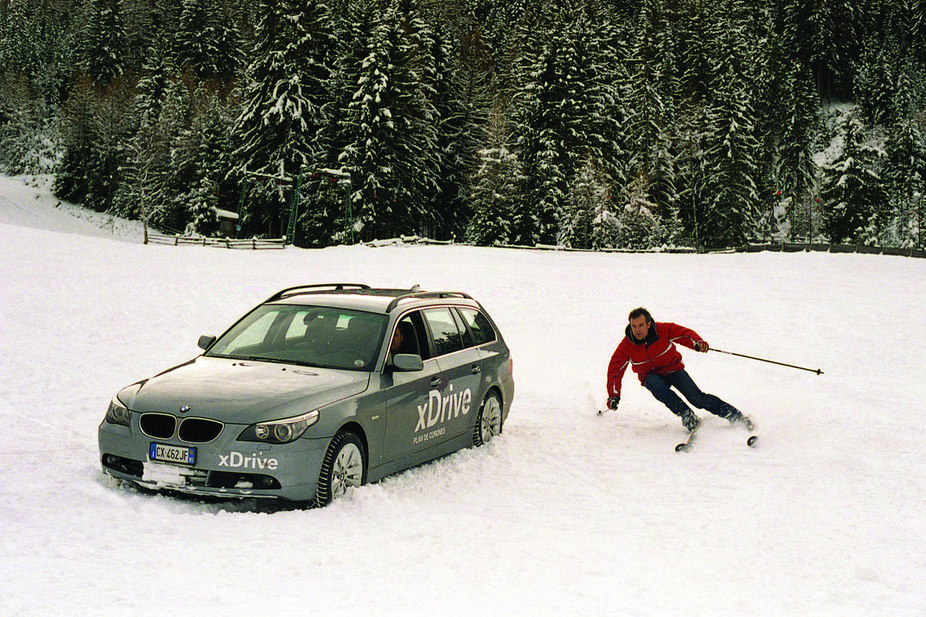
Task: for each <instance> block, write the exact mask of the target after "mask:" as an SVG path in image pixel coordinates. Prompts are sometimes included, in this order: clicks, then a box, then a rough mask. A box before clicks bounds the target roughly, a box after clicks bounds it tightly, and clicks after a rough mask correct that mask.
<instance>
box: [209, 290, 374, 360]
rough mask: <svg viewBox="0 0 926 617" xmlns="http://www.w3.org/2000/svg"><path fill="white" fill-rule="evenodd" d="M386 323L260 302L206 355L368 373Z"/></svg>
mask: <svg viewBox="0 0 926 617" xmlns="http://www.w3.org/2000/svg"><path fill="white" fill-rule="evenodd" d="M386 321H387V318H386V316H385V315H377V314H375V313H366V312H363V311H353V310H350V309H342V308H332V307H322V306H298V305H292V304H264V305H262V306H259V307H257V308H256V309H254V310H253V311H251V312H250V313H249V314H248V315H246V316H245V317H244V318H243V319H242V320H241V321H239V322H238V323H237V324H235V325H234V326H233V327H232V328H231V330H229V331H228V332H226V333H225V334H224V335H222V337H221V338H220V339H219V340H218V341H216V342H215V344H214V345H213V346H212V347H211V348H210V349H209V351H208V352H207V353H206V354H205V355H206V356H209V357H213V358H235V359H239V360H262V361H266V362H283V363H287V364H299V365H303V366H315V367H322V368H335V369H343V370H350V371H371V370H373V365H374V363H375V362H376V358H377V356H378V355H379V350H380V345H381V344H382V341H383V333H384V330H385V327H386Z"/></svg>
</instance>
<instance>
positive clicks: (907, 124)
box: [879, 120, 926, 248]
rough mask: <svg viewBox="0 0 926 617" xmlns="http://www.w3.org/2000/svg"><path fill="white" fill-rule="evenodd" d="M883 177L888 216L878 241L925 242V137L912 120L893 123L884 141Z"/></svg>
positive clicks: (909, 244)
mask: <svg viewBox="0 0 926 617" xmlns="http://www.w3.org/2000/svg"><path fill="white" fill-rule="evenodd" d="M886 150H887V164H886V168H885V171H884V179H885V184H886V189H887V196H888V198H889V199H888V203H890V204H892V205H893V208H892V211H891V213H890V214H891V220H890V221H889V222H888V224H887V225H885V230H884V234H883V235H882V237H881V238H880V242H879V244H881V245H882V246H901V247H905V248H907V247H915V248H923V247H924V245H926V137H924V135H923V132H922V130H921V129H920V128H919V126H918V125H917V123H916V122H915V121H913V120H905V121H902V122H901V123H900V124H899V125H897V126H895V127H894V129H893V131H892V132H891V136H890V139H889V140H888V142H887V147H886Z"/></svg>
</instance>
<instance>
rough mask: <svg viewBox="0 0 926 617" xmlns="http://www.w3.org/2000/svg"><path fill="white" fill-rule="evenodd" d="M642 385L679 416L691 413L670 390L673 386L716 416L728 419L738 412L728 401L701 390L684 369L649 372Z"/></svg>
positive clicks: (692, 401)
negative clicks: (672, 371)
mask: <svg viewBox="0 0 926 617" xmlns="http://www.w3.org/2000/svg"><path fill="white" fill-rule="evenodd" d="M643 385H644V386H646V389H647V390H649V391H650V392H652V393H653V396H655V397H656V400H658V401H660V402H661V403H663V404H664V405H665V406H666V407H668V408H669V409H670V410H671V411H672V413H674V414H675V415H677V416H679V417H681V418H684V417H685V416H687V415H688V414H689V413H691V409H690V408H689V407H688V405H686V404H685V401H683V400H682V399H681V398H680V397H679V396H678V394H676V393H675V392H673V391H672V388H673V387H674V388H675V389H676V390H678V391H679V392H681V393H682V395H683V396H684V397H685V398H686V399H688V401H689V402H690V403H691V404H692V405H694V406H695V407H697V408H698V409H706V410H708V411H709V412H711V413H712V414H714V415H716V416H720V417H721V418H728V419H729V418H730V417H731V416H735V415H736V414H738V413H739V410H737V409H736V407H734V406H733V405H731V404H730V403H727V402H726V401H722V400H721V399H720V398H718V397H716V396H714V395H713V394H705V393H704V392H701V389H700V388H699V387H698V386H697V384H695V382H694V380H692V379H691V377H690V376H689V375H688V373H687V372H686V371H685V370H684V369H682V370H680V371H676V372H674V373H669V374H668V375H657V374H656V373H650V374H649V375H647V376H646V378H645V379H644V380H643Z"/></svg>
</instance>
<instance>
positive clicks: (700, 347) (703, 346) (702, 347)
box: [695, 341, 711, 353]
mask: <svg viewBox="0 0 926 617" xmlns="http://www.w3.org/2000/svg"><path fill="white" fill-rule="evenodd" d="M710 348H711V346H710V345H708V344H707V341H698V342H697V343H695V350H697V351H700V352H702V353H707V352H708V350H709V349H710Z"/></svg>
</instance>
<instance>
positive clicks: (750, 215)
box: [699, 2, 759, 248]
mask: <svg viewBox="0 0 926 617" xmlns="http://www.w3.org/2000/svg"><path fill="white" fill-rule="evenodd" d="M737 9H738V7H737V4H736V2H728V3H723V4H721V5H720V12H719V13H718V14H717V15H716V17H717V18H718V19H717V20H716V22H715V23H717V24H719V25H718V27H717V28H715V30H714V34H713V37H712V38H713V40H714V41H715V50H714V54H715V56H714V57H715V62H716V66H717V70H716V75H715V78H714V82H713V88H712V91H713V96H712V100H711V103H710V106H711V111H710V114H711V127H712V128H711V130H710V133H709V134H708V135H707V139H706V143H705V146H706V147H705V152H704V157H705V159H706V160H705V162H704V165H705V169H704V181H703V182H704V197H705V198H706V199H705V202H704V204H703V205H704V208H703V216H702V217H701V220H700V221H699V225H700V229H699V236H700V241H701V243H702V244H703V245H704V246H707V247H710V248H719V247H728V246H740V245H742V244H743V243H744V242H745V241H746V239H747V238H749V237H751V236H753V235H754V234H755V232H756V225H757V221H758V200H759V196H758V193H757V177H758V173H759V170H758V166H757V163H756V160H755V158H754V157H755V155H756V152H757V150H758V146H759V141H758V139H757V138H756V135H755V126H754V124H753V118H754V117H755V110H754V108H753V107H752V100H753V87H752V83H751V76H750V75H749V68H748V60H749V56H748V54H749V48H748V47H746V46H745V45H744V42H745V41H747V40H748V33H747V32H746V29H745V23H746V20H745V19H744V17H743V15H742V14H741V13H740V12H739V11H738V10H737ZM723 14H727V15H730V17H731V18H730V20H729V21H724V20H722V19H719V18H720V17H721V15H723Z"/></svg>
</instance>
